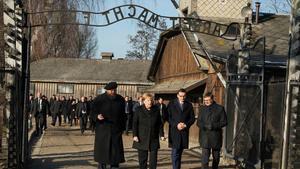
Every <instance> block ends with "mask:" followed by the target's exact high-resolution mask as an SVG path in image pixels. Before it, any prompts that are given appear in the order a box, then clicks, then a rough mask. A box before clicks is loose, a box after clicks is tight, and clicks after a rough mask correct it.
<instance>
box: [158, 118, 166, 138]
mask: <svg viewBox="0 0 300 169" xmlns="http://www.w3.org/2000/svg"><path fill="white" fill-rule="evenodd" d="M164 125H165V122H163V121H162V122H161V126H160V127H159V136H160V137H165V132H164Z"/></svg>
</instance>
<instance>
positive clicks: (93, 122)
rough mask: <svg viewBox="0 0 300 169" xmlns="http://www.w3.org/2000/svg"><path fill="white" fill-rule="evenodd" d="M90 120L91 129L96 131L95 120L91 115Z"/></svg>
mask: <svg viewBox="0 0 300 169" xmlns="http://www.w3.org/2000/svg"><path fill="white" fill-rule="evenodd" d="M89 121H90V126H89V128H90V129H91V131H94V130H95V127H96V126H95V125H96V124H95V121H94V120H93V118H92V117H91V116H89Z"/></svg>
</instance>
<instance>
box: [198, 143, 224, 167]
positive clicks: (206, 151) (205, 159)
mask: <svg viewBox="0 0 300 169" xmlns="http://www.w3.org/2000/svg"><path fill="white" fill-rule="evenodd" d="M211 152H212V156H213V163H212V169H218V166H219V162H220V149H212V148H202V169H208V168H209V167H208V163H209V157H210V154H211Z"/></svg>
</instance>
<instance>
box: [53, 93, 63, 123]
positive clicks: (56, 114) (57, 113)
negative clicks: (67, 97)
mask: <svg viewBox="0 0 300 169" xmlns="http://www.w3.org/2000/svg"><path fill="white" fill-rule="evenodd" d="M51 112H52V126H55V124H56V120H57V118H58V125H59V126H61V101H60V99H59V97H58V96H56V99H55V100H54V102H53V105H52V107H51Z"/></svg>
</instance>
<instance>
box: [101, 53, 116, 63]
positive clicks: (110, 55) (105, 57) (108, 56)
mask: <svg viewBox="0 0 300 169" xmlns="http://www.w3.org/2000/svg"><path fill="white" fill-rule="evenodd" d="M101 56H102V60H106V61H111V60H112V58H113V57H114V54H113V53H111V52H101Z"/></svg>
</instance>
